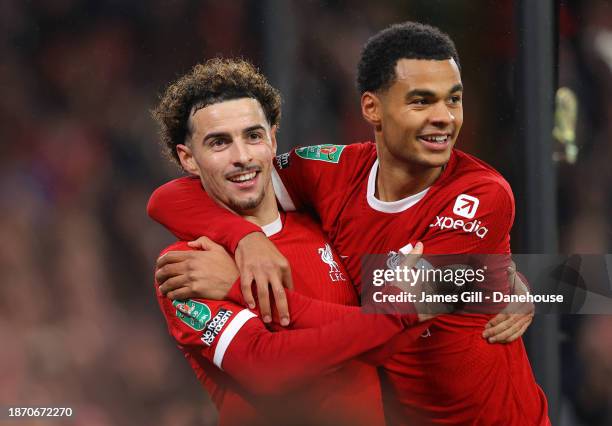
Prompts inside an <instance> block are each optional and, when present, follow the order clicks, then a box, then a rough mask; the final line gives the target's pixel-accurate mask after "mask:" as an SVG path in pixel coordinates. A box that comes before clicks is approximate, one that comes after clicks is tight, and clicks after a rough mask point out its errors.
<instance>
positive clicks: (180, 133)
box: [151, 58, 281, 165]
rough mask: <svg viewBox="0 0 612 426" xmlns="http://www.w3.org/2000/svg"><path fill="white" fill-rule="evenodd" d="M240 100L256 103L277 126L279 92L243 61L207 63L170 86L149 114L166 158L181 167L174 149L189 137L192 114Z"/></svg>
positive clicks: (194, 68) (248, 63)
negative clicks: (218, 104)
mask: <svg viewBox="0 0 612 426" xmlns="http://www.w3.org/2000/svg"><path fill="white" fill-rule="evenodd" d="M240 98H253V99H256V100H257V101H258V102H259V104H260V105H261V107H262V109H263V111H264V114H265V116H266V119H267V120H268V124H270V126H278V125H279V123H280V117H281V96H280V92H279V91H278V90H277V89H275V88H274V87H272V85H271V84H270V83H269V82H268V80H267V79H266V77H265V76H264V75H263V74H261V73H260V72H259V71H258V70H257V68H255V66H254V65H253V64H251V63H250V62H248V61H246V60H244V59H226V58H214V59H210V60H208V61H206V62H205V63H204V64H198V65H196V66H195V67H193V69H192V70H191V71H190V72H189V73H187V74H185V75H183V76H182V77H180V78H179V79H178V80H176V81H175V82H174V83H171V84H170V86H168V88H167V89H166V91H165V92H164V93H163V95H162V96H161V99H160V101H159V104H158V105H157V107H155V109H154V110H152V111H151V114H152V115H153V118H154V119H155V121H156V122H157V123H158V125H159V134H160V137H161V141H162V143H163V145H164V147H165V151H166V153H167V154H168V156H169V157H171V158H172V159H173V160H174V161H176V162H177V163H178V164H179V165H180V160H179V157H178V154H177V152H176V146H177V145H179V144H184V143H185V142H186V141H187V138H188V137H189V136H190V135H191V131H192V129H191V128H190V125H189V116H190V115H191V113H192V111H194V110H198V109H201V108H204V107H207V106H209V105H212V104H216V103H219V102H224V101H229V100H233V99H240Z"/></svg>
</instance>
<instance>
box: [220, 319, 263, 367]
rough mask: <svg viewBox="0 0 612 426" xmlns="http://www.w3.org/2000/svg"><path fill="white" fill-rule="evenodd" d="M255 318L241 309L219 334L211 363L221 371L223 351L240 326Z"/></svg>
mask: <svg viewBox="0 0 612 426" xmlns="http://www.w3.org/2000/svg"><path fill="white" fill-rule="evenodd" d="M256 316H257V315H255V314H254V313H253V312H251V311H249V310H248V309H243V310H242V311H240V312H238V313H237V314H236V316H235V317H234V321H232V322H230V323H229V325H228V326H227V327H226V328H225V330H224V331H223V333H221V336H219V342H217V347H216V348H215V355H214V357H213V363H214V364H215V365H216V366H217V367H219V368H220V369H221V370H223V367H221V365H222V364H223V357H224V356H225V351H227V348H228V346H229V344H230V343H231V342H232V340H233V339H234V337H235V336H236V333H238V331H240V329H241V328H242V326H243V325H244V324H245V323H246V322H247V321H248V320H250V319H251V318H254V317H256Z"/></svg>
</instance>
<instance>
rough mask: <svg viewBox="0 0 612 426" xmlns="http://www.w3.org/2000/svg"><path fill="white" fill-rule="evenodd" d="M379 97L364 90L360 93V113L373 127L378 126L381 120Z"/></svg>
mask: <svg viewBox="0 0 612 426" xmlns="http://www.w3.org/2000/svg"><path fill="white" fill-rule="evenodd" d="M381 108H382V105H381V103H380V99H379V98H378V96H377V95H375V94H374V93H372V92H364V93H363V95H361V115H363V118H365V119H366V121H367V122H368V123H370V124H371V125H372V126H374V127H380V122H381V115H382V114H381V112H382V111H381Z"/></svg>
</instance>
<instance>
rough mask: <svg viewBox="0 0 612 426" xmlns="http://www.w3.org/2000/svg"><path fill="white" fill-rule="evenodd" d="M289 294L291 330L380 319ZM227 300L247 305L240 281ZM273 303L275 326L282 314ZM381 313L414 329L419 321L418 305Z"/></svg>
mask: <svg viewBox="0 0 612 426" xmlns="http://www.w3.org/2000/svg"><path fill="white" fill-rule="evenodd" d="M399 291H400V290H399V289H398V288H397V287H392V286H388V287H383V292H385V293H386V294H392V293H393V294H395V293H397V292H399ZM253 294H254V297H255V299H256V300H257V295H256V292H253ZM285 294H286V295H287V302H288V305H289V312H290V313H291V325H290V327H291V328H293V329H300V328H313V327H320V326H322V325H325V324H329V323H331V322H333V321H336V320H338V319H341V318H344V317H346V316H347V315H355V316H362V317H364V318H366V321H367V319H368V318H373V317H375V316H378V315H377V314H372V313H367V314H366V313H362V311H361V308H360V307H359V306H349V305H341V304H338V303H331V302H324V301H322V300H317V299H312V298H310V297H308V296H304V295H302V294H299V293H296V292H294V291H291V290H285ZM226 300H229V301H231V302H233V303H236V304H237V305H241V306H245V301H244V297H243V296H242V291H241V290H240V280H237V281H236V282H235V283H234V285H233V286H232V288H231V289H230V291H229V292H228V294H227V295H226ZM271 302H272V320H273V322H274V323H275V324H278V323H280V319H279V316H278V311H277V310H276V306H275V304H274V300H272V301H271ZM374 308H376V307H374ZM379 314H389V315H399V316H400V318H401V320H402V322H403V323H404V325H405V326H406V327H412V326H414V325H416V324H418V322H419V319H418V316H417V315H416V313H415V308H414V305H413V304H412V303H410V302H402V303H399V302H397V303H394V304H385V305H384V306H383V307H382V308H381V309H380V312H379ZM283 329H286V327H280V326H279V327H278V330H283Z"/></svg>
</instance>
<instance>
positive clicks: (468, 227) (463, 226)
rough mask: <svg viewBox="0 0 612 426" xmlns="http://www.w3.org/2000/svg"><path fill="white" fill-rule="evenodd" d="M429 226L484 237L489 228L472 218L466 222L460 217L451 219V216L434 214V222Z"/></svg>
mask: <svg viewBox="0 0 612 426" xmlns="http://www.w3.org/2000/svg"><path fill="white" fill-rule="evenodd" d="M429 227H430V228H440V229H442V230H444V229H454V230H457V231H458V230H463V232H466V233H468V234H471V233H474V234H476V236H477V237H478V238H481V239H482V238H484V237H486V235H487V233H488V232H489V229H488V228H487V227H486V226H482V222H480V221H479V220H473V221H471V222H466V221H464V220H461V219H453V218H452V217H445V216H436V222H435V223H432V224H430V225H429Z"/></svg>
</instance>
